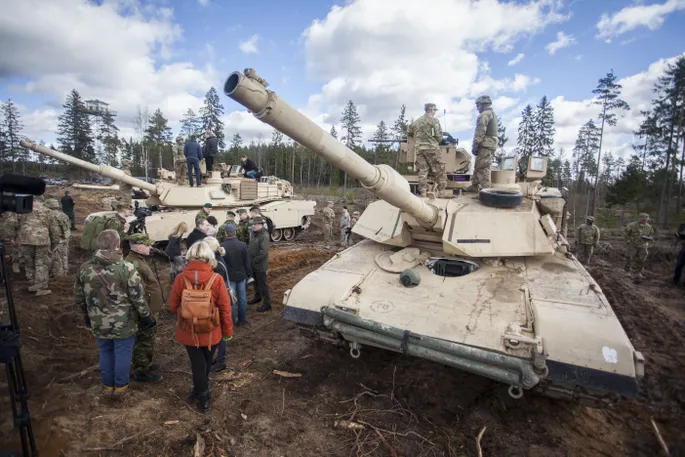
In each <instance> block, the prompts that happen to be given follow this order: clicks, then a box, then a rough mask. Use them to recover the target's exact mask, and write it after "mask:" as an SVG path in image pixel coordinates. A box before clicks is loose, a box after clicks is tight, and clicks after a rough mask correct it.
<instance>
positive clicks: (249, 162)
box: [243, 159, 259, 173]
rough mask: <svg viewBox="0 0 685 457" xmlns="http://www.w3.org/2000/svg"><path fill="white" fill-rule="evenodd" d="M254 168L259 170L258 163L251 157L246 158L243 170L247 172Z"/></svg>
mask: <svg viewBox="0 0 685 457" xmlns="http://www.w3.org/2000/svg"><path fill="white" fill-rule="evenodd" d="M252 170H254V171H259V170H258V169H257V164H256V163H254V162H253V161H252V160H250V159H247V160H245V163H244V164H243V171H245V173H247V172H248V171H252Z"/></svg>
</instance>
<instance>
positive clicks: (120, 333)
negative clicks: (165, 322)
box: [74, 229, 157, 397]
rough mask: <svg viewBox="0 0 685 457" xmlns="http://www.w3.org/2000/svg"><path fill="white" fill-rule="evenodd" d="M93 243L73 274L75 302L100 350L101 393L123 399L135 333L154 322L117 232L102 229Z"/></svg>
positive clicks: (146, 329) (141, 285) (137, 276)
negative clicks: (90, 254)
mask: <svg viewBox="0 0 685 457" xmlns="http://www.w3.org/2000/svg"><path fill="white" fill-rule="evenodd" d="M97 244H98V250H97V251H95V254H94V255H93V257H92V258H91V259H90V260H89V261H87V262H86V263H84V264H83V265H81V268H80V269H79V271H78V274H77V275H76V282H75V283H74V301H75V303H76V306H78V308H79V310H80V311H81V312H82V313H83V320H84V324H85V326H86V328H88V329H90V330H91V332H92V333H93V335H94V336H95V338H96V339H97V343H98V347H99V348H100V374H101V379H102V385H103V394H104V395H110V396H113V397H121V396H123V395H124V394H125V393H126V391H127V390H128V385H129V381H130V376H131V359H132V357H133V345H134V343H135V338H136V333H137V332H138V330H139V329H140V330H142V331H150V330H152V329H153V328H154V327H155V326H156V325H157V322H156V321H155V319H154V317H153V316H152V315H151V313H150V308H149V306H148V304H147V302H146V299H145V289H144V287H143V281H142V279H141V277H140V275H139V274H138V272H137V271H136V267H135V266H134V265H133V264H132V263H131V262H127V261H125V260H124V259H123V254H122V251H121V240H120V238H119V234H118V233H117V232H116V230H111V229H107V230H103V231H102V232H100V234H99V235H98V238H97Z"/></svg>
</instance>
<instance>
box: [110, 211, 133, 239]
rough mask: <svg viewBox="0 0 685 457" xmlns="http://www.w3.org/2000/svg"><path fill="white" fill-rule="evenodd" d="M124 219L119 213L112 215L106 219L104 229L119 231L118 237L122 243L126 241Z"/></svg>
mask: <svg viewBox="0 0 685 457" xmlns="http://www.w3.org/2000/svg"><path fill="white" fill-rule="evenodd" d="M125 228H126V219H124V218H123V217H121V216H120V215H119V213H117V214H115V215H114V216H112V217H111V218H110V219H109V220H108V221H107V225H106V226H105V229H112V230H116V231H117V232H118V233H119V239H120V240H121V243H122V245H123V243H124V241H128V233H126V230H125Z"/></svg>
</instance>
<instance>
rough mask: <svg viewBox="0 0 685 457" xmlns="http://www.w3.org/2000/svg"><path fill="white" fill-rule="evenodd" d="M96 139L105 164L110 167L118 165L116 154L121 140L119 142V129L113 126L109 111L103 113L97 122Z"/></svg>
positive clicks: (112, 117) (112, 118)
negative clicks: (101, 147)
mask: <svg viewBox="0 0 685 457" xmlns="http://www.w3.org/2000/svg"><path fill="white" fill-rule="evenodd" d="M97 128H98V135H97V139H98V141H99V142H100V143H102V145H103V149H104V155H105V162H106V163H107V164H108V165H109V166H111V167H117V166H119V165H118V153H119V146H120V145H121V140H119V128H118V127H117V126H116V125H114V116H112V113H111V112H110V111H104V112H103V113H102V114H100V116H99V117H98V121H97Z"/></svg>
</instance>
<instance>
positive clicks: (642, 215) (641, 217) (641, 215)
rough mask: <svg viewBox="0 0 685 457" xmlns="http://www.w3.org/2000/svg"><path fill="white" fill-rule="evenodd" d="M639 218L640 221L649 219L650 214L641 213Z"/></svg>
mask: <svg viewBox="0 0 685 457" xmlns="http://www.w3.org/2000/svg"><path fill="white" fill-rule="evenodd" d="M638 217H639V218H640V219H649V214H647V213H640V214H638Z"/></svg>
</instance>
